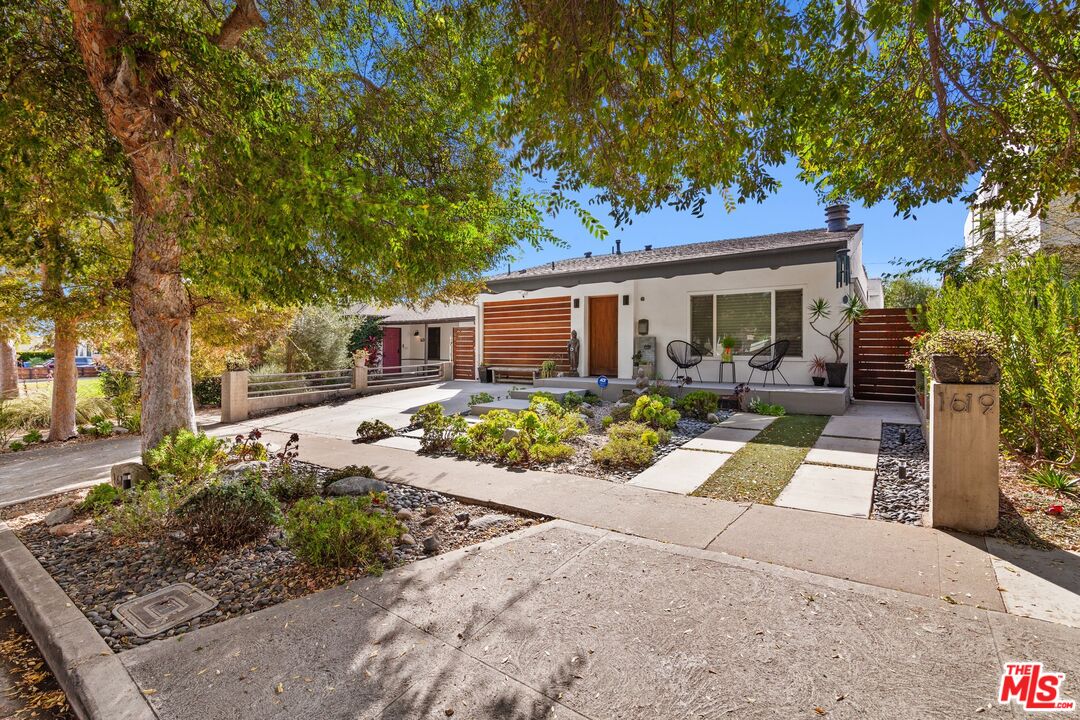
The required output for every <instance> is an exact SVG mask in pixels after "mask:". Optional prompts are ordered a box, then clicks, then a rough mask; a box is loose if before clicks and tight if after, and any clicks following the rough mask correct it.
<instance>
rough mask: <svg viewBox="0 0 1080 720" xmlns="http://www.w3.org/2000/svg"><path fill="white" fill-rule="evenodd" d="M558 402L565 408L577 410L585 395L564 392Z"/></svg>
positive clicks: (583, 402)
mask: <svg viewBox="0 0 1080 720" xmlns="http://www.w3.org/2000/svg"><path fill="white" fill-rule="evenodd" d="M560 404H561V405H562V406H563V407H564V408H566V409H567V410H577V409H578V408H580V407H581V406H582V405H584V404H585V397H584V396H582V395H579V394H577V393H576V392H570V393H566V395H565V396H563V399H562V402H561V403H560Z"/></svg>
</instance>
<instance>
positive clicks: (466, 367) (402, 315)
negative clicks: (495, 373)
mask: <svg viewBox="0 0 1080 720" xmlns="http://www.w3.org/2000/svg"><path fill="white" fill-rule="evenodd" d="M352 313H353V314H354V315H374V316H376V317H379V318H380V319H381V321H382V327H383V342H382V356H381V361H380V363H379V364H380V365H381V366H382V367H387V368H395V367H402V366H407V365H422V364H424V363H429V362H437V361H444V360H453V361H454V367H455V372H454V377H455V378H457V379H467V380H472V379H474V378H475V377H476V375H475V372H476V362H475V352H474V347H475V325H476V306H475V305H450V304H446V303H433V304H432V305H431V306H430V307H428V308H426V309H421V308H410V307H408V306H405V305H392V306H389V307H370V306H366V305H359V306H357V307H354V308H353V309H352Z"/></svg>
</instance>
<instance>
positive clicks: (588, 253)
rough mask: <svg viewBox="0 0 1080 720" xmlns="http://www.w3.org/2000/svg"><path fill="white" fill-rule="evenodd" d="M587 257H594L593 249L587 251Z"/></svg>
mask: <svg viewBox="0 0 1080 720" xmlns="http://www.w3.org/2000/svg"><path fill="white" fill-rule="evenodd" d="M585 257H587V258H591V257H592V250H589V251H588V252H587V253H585Z"/></svg>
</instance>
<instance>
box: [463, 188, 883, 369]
mask: <svg viewBox="0 0 1080 720" xmlns="http://www.w3.org/2000/svg"><path fill="white" fill-rule="evenodd" d="M862 253H863V227H862V225H857V224H856V225H849V224H848V210H847V206H846V205H840V206H833V207H830V208H829V209H828V210H827V226H822V227H816V228H810V229H805V230H793V231H790V232H782V233H775V234H770V235H759V236H754V237H742V238H732V239H727V240H716V241H709V242H699V243H691V244H684V245H673V246H667V247H661V246H653V245H646V246H645V247H643V248H641V249H637V250H632V251H624V250H622V249H620V250H618V251H616V252H613V253H612V254H604V255H596V254H593V253H585V254H584V255H583V256H580V257H575V258H570V259H566V260H560V261H555V262H551V263H547V264H544V265H538V266H536V267H531V268H526V269H520V270H510V271H509V272H507V273H505V274H500V275H496V276H492V277H490V278H488V279H487V292H485V293H483V294H481V295H480V296H479V297H478V298H477V306H478V310H479V311H478V314H477V317H476V325H477V348H478V353H477V363H478V364H481V365H483V366H485V367H487V368H491V367H500V368H509V367H521V368H523V369H528V370H532V369H535V368H537V367H538V366H539V365H540V364H541V363H542V362H543V361H544V360H553V361H555V363H556V365H557V367H558V370H559V371H561V372H564V373H569V372H570V371H571V370H576V371H577V372H578V373H580V375H582V376H590V377H595V376H600V375H604V376H607V377H610V378H623V379H630V378H632V377H633V374H634V367H635V353H639V352H640V353H642V354H641V356H639V357H638V358H637V359H638V360H639V361H640V362H648V361H650V360H652V361H653V362H654V363H655V371H656V375H657V376H658V377H660V378H663V379H667V378H670V377H671V376H672V375H674V374H676V371H677V367H676V366H675V364H674V363H673V362H672V361H671V360H669V359H668V357H667V355H666V352H665V350H666V348H667V346H668V344H669V343H671V342H672V341H676V340H681V341H687V342H690V343H692V344H694V345H695V346H696V347H698V348H700V349H701V350H702V351H703V352H704V355H705V357H704V360H703V361H702V362H701V364H700V365H699V366H698V367H697V368H695V369H694V370H692V371H690V375H691V377H692V378H693V380H694V382H699V381H698V376H697V373H700V377H701V380H702V381H704V382H717V381H719V379H720V372H721V359H722V358H721V353H722V348H721V347H720V341H721V338H723V337H725V336H731V337H733V338H734V339H735V343H736V344H735V349H734V374H735V380H736V381H737V382H745V381H746V380H747V379H748V378H749V377H750V367H749V366H748V361H749V359H750V357H751V355H752V354H753V353H754V352H756V351H758V350H760V349H761V348H763V347H765V346H767V345H769V344H770V343H773V342H775V341H777V340H787V341H789V350H788V353H787V355H786V357H785V358H784V361H783V364H782V372H783V376H784V377H785V378H786V380H787V381H788V382H790V383H791V385H799V386H809V385H811V384H812V382H811V374H810V367H811V360H812V359H813V357H814V356H815V355H820V356H822V357H824V358H825V359H826V360H828V361H830V362H831V361H833V360H834V356H833V352H832V350H831V347H830V345H829V342H828V340H827V339H825V338H824V337H822V336H820V335H818V334H817V333H816V332H814V330H813V329H812V328H811V326H810V318H809V313H808V306H809V305H810V303H811V301H813V300H814V299H815V298H825V299H826V300H827V301H828V302H829V305H830V306H831V307H832V309H833V317H832V319H831V320H830V321H828V322H826V323H819V325H820V326H822V327H823V328H831V327H833V326H834V325H835V323H836V322H837V320H838V317H837V316H838V311H839V308H840V307H841V306H842V305H843V304H844V303H846V302H848V301H849V300H850V299H852V298H858V299H859V300H860V301H862V302H863V303H864V304H865V303H870V304H871V306H874V305H877V306H880V299H881V293H880V282H876V283H872V282H871V280H870V279H869V278H868V277H867V275H866V271H865V268H864V267H863V263H862ZM875 289H876V290H875ZM875 292H876V297H875ZM572 332H576V334H577V337H578V338H579V339H580V360H579V363H578V367H577V368H573V369H572V368H571V367H570V366H569V362H568V353H567V341H568V338H569V337H570V335H571V333H572ZM851 336H852V332H851V331H850V330H849V331H848V332H847V333H846V334H845V336H844V340H843V342H844V343H845V347H846V353H845V358H844V360H845V361H847V362H849V363H851V361H852V354H853V353H852V337H851ZM849 367H850V366H849ZM731 371H732V366H731V365H727V366H726V367H724V372H725V373H726V376H725V378H724V381H725V382H729V381H730V380H731ZM848 372H849V382H848V384H849V385H850V384H851V383H850V369H849V371H848ZM776 380H777V383H779V384H784V381H783V380H781V379H779V378H777V379H776ZM761 381H762V377H761V374H760V373H758V374H757V376H756V377H755V379H754V383H755V384H757V383H760V382H761Z"/></svg>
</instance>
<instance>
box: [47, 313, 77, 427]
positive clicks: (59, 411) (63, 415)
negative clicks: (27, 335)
mask: <svg viewBox="0 0 1080 720" xmlns="http://www.w3.org/2000/svg"><path fill="white" fill-rule="evenodd" d="M54 325H55V327H54V330H53V355H54V357H55V360H56V366H55V367H54V368H53V385H52V414H51V416H50V419H49V440H50V441H52V440H67V439H69V438H73V437H75V434H76V433H75V396H76V393H77V392H78V388H79V375H78V371H77V370H76V369H75V345H76V343H78V324H77V323H76V322H75V321H74V320H70V319H66V318H64V319H59V318H58V319H57V320H56V321H55V323H54Z"/></svg>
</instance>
